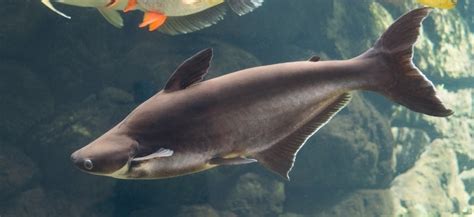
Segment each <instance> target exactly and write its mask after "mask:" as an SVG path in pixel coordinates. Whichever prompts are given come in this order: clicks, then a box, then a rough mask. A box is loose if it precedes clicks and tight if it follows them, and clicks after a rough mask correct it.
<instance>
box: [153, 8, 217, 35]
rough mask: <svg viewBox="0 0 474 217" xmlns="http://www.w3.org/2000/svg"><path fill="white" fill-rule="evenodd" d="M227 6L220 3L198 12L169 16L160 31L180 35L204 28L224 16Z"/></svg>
mask: <svg viewBox="0 0 474 217" xmlns="http://www.w3.org/2000/svg"><path fill="white" fill-rule="evenodd" d="M225 6H226V5H225V4H219V5H216V6H214V7H212V8H209V9H207V10H205V11H202V12H199V13H196V14H192V15H188V16H180V17H168V19H167V21H166V23H165V24H164V25H163V26H162V27H161V28H160V29H159V31H161V32H163V33H166V34H170V35H178V34H186V33H190V32H194V31H197V30H201V29H204V28H206V27H209V26H211V25H213V24H216V23H217V22H219V21H220V20H222V19H223V18H224V15H225V13H226V7H225Z"/></svg>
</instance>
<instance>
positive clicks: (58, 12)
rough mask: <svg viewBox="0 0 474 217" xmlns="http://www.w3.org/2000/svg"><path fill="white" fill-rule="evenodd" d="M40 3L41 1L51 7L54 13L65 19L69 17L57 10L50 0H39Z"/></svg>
mask: <svg viewBox="0 0 474 217" xmlns="http://www.w3.org/2000/svg"><path fill="white" fill-rule="evenodd" d="M41 3H43V4H44V5H46V7H48V8H49V9H51V10H52V11H54V12H55V13H57V14H59V15H61V16H63V17H64V18H67V19H71V17H70V16H68V15H66V14H64V13H63V12H61V11H59V10H58V9H56V8H55V7H54V6H53V4H51V1H50V0H41Z"/></svg>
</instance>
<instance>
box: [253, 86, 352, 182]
mask: <svg viewBox="0 0 474 217" xmlns="http://www.w3.org/2000/svg"><path fill="white" fill-rule="evenodd" d="M350 98H351V96H350V94H348V93H345V94H342V95H340V96H337V97H335V98H333V99H328V101H327V102H326V103H325V104H326V105H323V106H324V108H323V110H322V111H321V112H319V114H317V115H316V117H314V118H313V120H311V121H309V122H308V123H306V124H305V125H303V126H302V127H301V128H299V129H298V130H296V131H295V132H293V133H292V134H290V135H289V136H288V137H286V138H285V139H283V140H281V141H280V142H278V143H276V144H275V145H273V146H272V147H271V148H269V149H267V150H265V151H263V152H260V153H258V154H256V155H255V158H256V159H257V160H258V162H260V163H261V164H262V165H263V166H265V167H266V168H267V169H270V170H271V171H273V172H275V173H277V174H279V175H281V176H282V177H284V178H286V179H288V180H289V179H290V177H289V175H288V174H289V172H290V171H291V169H292V168H293V164H294V162H295V159H296V154H297V152H298V150H300V148H301V147H303V145H304V143H305V142H306V140H307V139H308V138H309V137H310V136H311V135H313V134H314V133H316V132H317V131H318V130H319V129H320V128H321V127H322V126H324V125H325V124H326V123H327V122H328V121H329V120H331V118H332V117H333V116H334V115H335V114H336V113H337V112H339V111H340V110H341V109H342V108H344V107H345V106H346V105H347V103H348V102H349V101H350Z"/></svg>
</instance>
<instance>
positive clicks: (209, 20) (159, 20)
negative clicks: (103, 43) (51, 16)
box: [42, 0, 264, 35]
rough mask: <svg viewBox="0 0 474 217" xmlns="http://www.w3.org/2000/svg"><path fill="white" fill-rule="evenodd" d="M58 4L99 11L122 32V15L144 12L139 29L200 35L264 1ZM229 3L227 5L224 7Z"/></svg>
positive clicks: (86, 0)
mask: <svg viewBox="0 0 474 217" xmlns="http://www.w3.org/2000/svg"><path fill="white" fill-rule="evenodd" d="M54 1H55V2H58V3H62V4H67V5H73V6H79V7H92V8H97V9H98V10H99V11H100V13H101V14H102V15H103V16H104V17H105V19H106V20H107V21H109V22H110V23H111V24H112V25H114V26H116V27H118V28H121V27H123V20H122V17H121V15H120V13H119V11H124V12H129V11H132V10H140V11H143V12H145V15H144V17H143V21H142V23H141V24H140V25H139V27H140V28H144V27H148V29H149V30H150V31H154V30H156V29H158V28H160V31H162V32H165V33H168V34H171V35H176V34H183V33H189V32H193V31H197V30H200V29H203V28H206V27H209V26H211V25H213V24H215V23H217V22H218V21H220V20H222V19H223V17H224V14H225V12H226V10H227V7H230V8H231V9H232V11H234V12H235V13H236V14H238V15H244V14H247V13H249V12H251V11H253V10H254V9H256V8H257V7H260V6H261V5H262V3H263V1H264V0H54ZM42 2H43V4H45V5H46V6H47V7H48V8H50V9H51V10H53V11H54V12H56V13H58V14H60V15H61V16H64V17H66V18H70V17H69V16H67V15H65V14H64V13H62V12H60V11H58V10H57V9H55V8H54V6H53V5H52V4H51V2H50V0H42ZM224 3H227V4H224Z"/></svg>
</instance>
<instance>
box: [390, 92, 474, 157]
mask: <svg viewBox="0 0 474 217" xmlns="http://www.w3.org/2000/svg"><path fill="white" fill-rule="evenodd" d="M438 95H439V97H440V98H441V101H443V103H445V104H446V106H447V107H448V108H450V109H452V110H453V111H454V115H452V116H450V117H449V118H438V117H431V116H427V115H422V114H419V113H415V112H412V111H409V110H408V109H406V108H402V107H398V108H397V110H395V112H394V114H393V123H394V125H395V126H407V127H410V128H419V129H423V130H424V131H425V132H427V133H428V135H429V136H430V137H431V138H443V139H448V140H449V141H450V142H449V143H448V145H449V146H450V147H451V148H452V149H453V150H454V151H456V152H459V153H463V154H465V155H467V156H469V157H470V158H471V159H474V148H473V147H472V141H473V140H472V133H471V132H473V130H474V107H473V103H472V102H473V101H474V99H473V96H474V89H460V90H457V91H449V90H446V89H444V88H438Z"/></svg>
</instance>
